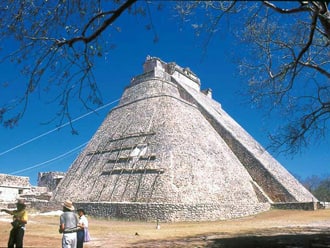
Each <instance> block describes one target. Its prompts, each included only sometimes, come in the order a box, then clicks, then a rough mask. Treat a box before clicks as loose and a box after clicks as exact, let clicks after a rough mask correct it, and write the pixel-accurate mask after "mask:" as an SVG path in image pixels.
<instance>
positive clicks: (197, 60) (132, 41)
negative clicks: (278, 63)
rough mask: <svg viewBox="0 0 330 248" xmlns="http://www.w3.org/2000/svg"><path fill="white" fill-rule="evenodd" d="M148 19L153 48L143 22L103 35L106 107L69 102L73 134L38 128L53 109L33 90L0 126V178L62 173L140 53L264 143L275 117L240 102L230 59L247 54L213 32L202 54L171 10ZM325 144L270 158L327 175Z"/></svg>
mask: <svg viewBox="0 0 330 248" xmlns="http://www.w3.org/2000/svg"><path fill="white" fill-rule="evenodd" d="M152 13H153V24H154V26H155V30H156V32H157V34H158V36H159V41H158V42H157V43H154V42H153V38H154V37H153V32H151V31H146V30H145V28H144V27H145V25H146V24H147V20H146V19H143V18H141V17H136V16H129V17H128V16H127V15H124V16H123V17H122V18H121V19H120V20H119V21H118V22H117V23H116V24H117V25H119V26H120V27H121V30H122V31H121V32H118V33H115V34H114V35H112V37H111V42H112V43H114V44H116V48H115V49H114V50H112V51H111V52H110V53H109V54H108V55H107V58H106V60H104V59H99V60H98V61H97V64H96V71H95V76H96V79H97V82H98V85H99V87H100V90H101V92H102V96H103V101H104V104H106V106H105V107H104V108H102V109H100V110H98V111H97V114H96V113H92V114H88V110H86V109H83V107H82V106H81V105H79V104H78V103H76V102H72V107H71V111H72V112H71V115H72V118H73V119H75V118H79V119H78V120H77V121H75V122H74V123H73V125H74V128H75V129H76V130H77V131H78V133H79V134H78V135H72V134H71V128H70V126H69V125H67V126H63V127H61V128H60V129H56V125H57V124H58V123H57V122H51V123H48V124H46V123H47V122H48V121H49V120H50V119H51V118H52V117H54V115H55V113H56V111H57V106H56V105H54V104H44V102H46V100H47V97H49V96H40V94H39V93H40V92H37V93H36V94H34V95H33V96H32V97H31V99H30V102H29V107H28V109H27V111H26V113H25V115H24V117H23V119H22V120H21V121H20V123H19V125H18V126H17V127H15V128H13V129H7V128H4V127H2V126H1V127H0V137H1V141H0V173H6V174H7V173H8V174H15V175H19V176H28V177H30V182H31V184H33V185H36V183H37V176H38V172H46V171H66V170H67V169H68V168H69V166H70V164H71V163H72V162H73V160H74V159H75V158H76V157H77V155H78V154H79V152H80V151H81V149H82V147H83V145H84V144H85V143H86V142H88V141H89V139H90V138H91V137H92V135H93V134H94V133H95V131H96V130H97V128H98V127H99V126H100V125H101V123H102V121H103V119H104V118H105V116H106V115H107V113H108V112H109V110H110V109H111V108H112V107H114V106H116V105H117V104H118V102H117V100H118V99H119V98H120V97H121V95H122V93H123V91H124V88H125V87H126V86H128V85H129V82H130V80H131V78H132V77H134V76H136V75H139V74H141V73H142V71H143V69H142V65H143V62H144V61H145V58H146V56H147V55H151V56H155V57H159V58H161V59H162V60H163V61H165V62H172V61H173V62H176V63H177V64H178V65H180V66H182V67H189V68H190V69H191V70H192V71H193V72H195V73H196V74H197V76H198V77H199V78H200V79H201V84H202V86H201V87H202V88H212V90H213V98H214V99H215V100H217V101H218V102H220V103H221V105H222V107H223V109H224V110H225V111H226V112H228V113H229V114H230V115H231V116H232V117H233V118H234V119H235V120H236V121H237V122H238V123H239V124H240V125H241V126H242V127H243V128H244V129H245V130H246V131H247V132H249V133H250V134H251V135H252V136H253V137H254V138H255V139H256V140H257V141H258V142H260V143H261V145H263V146H266V145H267V144H268V142H269V141H268V139H267V132H268V131H272V129H273V128H275V127H276V126H277V125H278V122H279V121H280V119H279V118H278V117H277V116H273V117H271V118H269V117H266V115H265V113H263V112H262V110H260V109H255V108H253V107H252V106H250V105H249V104H247V103H246V102H245V100H246V99H245V98H243V97H242V95H241V94H240V93H239V92H240V90H242V89H244V80H242V79H240V78H239V77H238V76H237V75H238V70H237V69H238V68H237V64H235V63H234V62H233V57H232V55H233V54H234V55H235V56H238V55H239V56H245V54H246V53H247V51H245V50H244V49H243V48H240V47H238V46H235V45H234V44H235V43H234V42H233V40H232V38H231V37H229V36H226V35H224V34H223V33H219V34H216V35H214V36H213V38H212V40H211V42H210V43H209V45H208V47H207V51H206V53H204V50H203V40H202V39H201V38H200V37H196V36H195V34H194V33H193V31H192V29H191V28H190V27H189V26H182V25H181V24H180V23H178V21H177V20H178V19H175V18H174V17H173V15H172V14H171V12H170V13H168V12H167V10H164V11H163V12H160V13H159V12H157V13H156V12H153V11H152ZM0 73H1V75H2V77H3V78H8V79H12V78H15V77H17V72H16V69H15V66H13V65H10V64H1V65H0ZM20 79H21V80H23V79H22V78H20ZM44 80H46V79H44ZM21 89H22V88H21V86H18V85H12V86H11V88H10V91H9V92H2V93H1V92H0V101H1V102H0V103H1V104H2V103H3V99H6V100H10V99H12V98H14V97H15V96H16V94H17V92H19V90H21ZM84 115H86V116H84ZM329 143H330V142H329V139H326V140H325V141H322V142H320V144H319V145H318V146H311V147H310V148H309V150H308V151H305V152H304V153H302V154H298V155H295V156H294V157H287V156H284V155H281V156H275V158H276V159H278V160H279V162H280V163H281V164H282V165H283V166H284V167H285V168H287V169H288V170H289V171H290V172H291V173H292V174H293V175H295V176H297V177H301V178H305V177H307V176H310V175H318V176H327V175H329V172H330V169H329V165H330V155H329V154H330V152H329V150H330V146H329Z"/></svg>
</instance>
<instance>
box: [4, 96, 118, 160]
mask: <svg viewBox="0 0 330 248" xmlns="http://www.w3.org/2000/svg"><path fill="white" fill-rule="evenodd" d="M119 100H120V99H117V100H115V101H112V102H110V103H107V104H105V105H103V106H101V107H99V108H97V109H95V110H92V111H90V112H88V113H86V114H84V115H81V116H79V117H77V118H75V119H73V120H72V121H69V122H67V123H64V124H63V125H61V126H59V127H57V128H54V129H52V130H50V131H48V132H45V133H43V134H40V135H38V136H36V137H34V138H32V139H29V140H27V141H24V142H23V143H21V144H19V145H16V146H14V147H12V148H10V149H8V150H6V151H3V152H1V153H0V156H2V155H5V154H7V153H9V152H11V151H13V150H15V149H17V148H20V147H22V146H24V145H26V144H29V143H31V142H33V141H35V140H37V139H40V138H42V137H44V136H46V135H48V134H50V133H52V132H55V131H57V130H59V129H60V128H62V127H65V126H67V125H69V124H71V123H73V122H76V121H78V120H80V119H82V118H84V117H86V116H88V115H90V114H92V113H95V112H97V111H99V110H101V109H104V108H106V107H108V106H109V105H111V104H113V103H115V102H118V101H119Z"/></svg>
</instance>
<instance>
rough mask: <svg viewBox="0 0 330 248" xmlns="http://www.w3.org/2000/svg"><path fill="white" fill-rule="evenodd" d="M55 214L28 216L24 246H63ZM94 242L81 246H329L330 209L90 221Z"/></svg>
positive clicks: (5, 231) (4, 221) (2, 227)
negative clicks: (169, 219) (227, 216)
mask: <svg viewBox="0 0 330 248" xmlns="http://www.w3.org/2000/svg"><path fill="white" fill-rule="evenodd" d="M10 221H11V218H10V216H9V215H5V214H1V215H0V247H6V244H7V240H8V236H9V231H10V228H11V226H10ZM58 222H59V212H57V213H47V214H38V213H30V214H29V222H28V225H27V230H26V233H25V238H24V247H25V248H26V247H33V248H37V247H45V248H46V247H52V248H56V247H61V234H59V233H58ZM89 223H90V234H91V237H92V240H91V241H90V242H88V243H85V245H84V247H86V248H89V247H102V248H107V247H109V248H110V247H111V248H117V247H141V248H142V247H143V248H148V247H150V248H151V247H155V248H157V247H165V248H167V247H168V248H173V247H174V248H175V247H195V248H197V247H225V248H250V247H251V248H258V247H259V248H261V247H265V248H273V247H285V248H289V247H290V248H293V247H295V248H299V247H303V248H307V247H330V230H329V226H330V210H317V211H299V210H271V211H268V212H265V213H262V214H259V215H256V216H251V217H246V218H240V219H235V220H227V221H217V222H180V223H160V228H157V225H156V223H154V222H134V221H119V220H105V219H103V220H101V219H95V218H91V217H89Z"/></svg>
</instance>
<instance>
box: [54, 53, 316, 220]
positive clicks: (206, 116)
mask: <svg viewBox="0 0 330 248" xmlns="http://www.w3.org/2000/svg"><path fill="white" fill-rule="evenodd" d="M143 67H144V72H143V74H142V75H139V76H137V77H134V78H133V79H132V80H131V83H130V85H129V86H128V87H127V88H126V89H125V91H124V93H123V95H122V97H121V99H120V103H119V105H118V106H117V107H115V108H114V109H112V110H111V111H110V112H109V114H108V116H107V117H106V118H105V120H104V122H103V123H102V125H101V126H100V127H99V129H98V130H97V132H96V133H95V134H94V136H93V137H92V139H91V140H90V142H89V144H88V145H87V146H86V148H85V149H84V151H82V153H81V154H80V155H79V156H78V157H77V159H76V160H75V161H74V162H73V164H72V165H71V167H70V168H69V170H68V172H67V174H66V176H65V178H64V179H63V180H62V181H61V182H60V184H59V185H58V187H57V190H56V191H55V193H54V196H53V200H55V201H64V200H65V199H70V200H72V201H73V202H75V204H76V205H77V206H78V205H79V206H81V207H84V208H85V209H86V210H87V211H88V212H89V213H90V214H92V215H96V216H109V217H119V218H130V219H146V220H156V219H158V220H166V221H190V220H198V221H199V220H219V219H228V218H236V217H242V216H247V215H253V214H256V213H259V212H262V211H266V210H269V209H270V207H271V206H272V204H274V203H289V202H290V203H291V202H293V203H303V202H316V201H317V199H315V198H314V196H313V195H312V194H311V193H310V192H309V191H307V190H306V189H305V188H304V187H303V186H302V185H301V184H300V183H299V182H298V181H297V180H296V179H295V178H294V177H293V176H292V175H291V174H290V173H289V172H288V171H287V170H286V169H285V168H284V167H283V166H282V165H281V164H280V163H278V162H277V161H276V160H275V159H274V158H273V157H272V156H271V155H270V154H269V153H268V152H267V151H266V150H265V149H264V148H262V147H261V145H260V144H259V143H258V142H256V141H255V140H254V139H253V137H251V136H250V135H249V134H248V133H247V132H246V131H245V130H244V129H243V128H242V127H241V126H240V125H239V124H238V123H237V122H235V121H234V120H233V119H232V118H231V117H230V116H229V115H228V114H227V113H226V112H225V111H224V110H223V109H222V108H221V105H220V104H219V103H218V102H216V101H215V100H213V99H212V92H211V90H201V89H200V86H201V85H200V80H199V78H198V77H197V76H196V75H195V74H194V73H193V72H192V71H191V70H190V69H189V68H182V67H180V66H178V65H176V64H175V63H165V62H163V61H162V60H160V59H159V58H155V57H150V56H148V57H147V59H146V61H145V63H144V66H143Z"/></svg>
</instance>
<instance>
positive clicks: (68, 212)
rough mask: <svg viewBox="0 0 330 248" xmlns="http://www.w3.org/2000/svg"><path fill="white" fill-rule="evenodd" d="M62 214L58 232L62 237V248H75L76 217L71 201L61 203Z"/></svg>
mask: <svg viewBox="0 0 330 248" xmlns="http://www.w3.org/2000/svg"><path fill="white" fill-rule="evenodd" d="M62 206H63V213H62V214H61V216H60V229H59V232H60V233H62V234H63V236H62V248H76V247H77V231H78V229H79V227H78V217H77V215H76V214H75V213H74V212H73V211H74V206H73V204H72V202H71V201H69V200H66V201H65V202H64V203H63V205H62Z"/></svg>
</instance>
